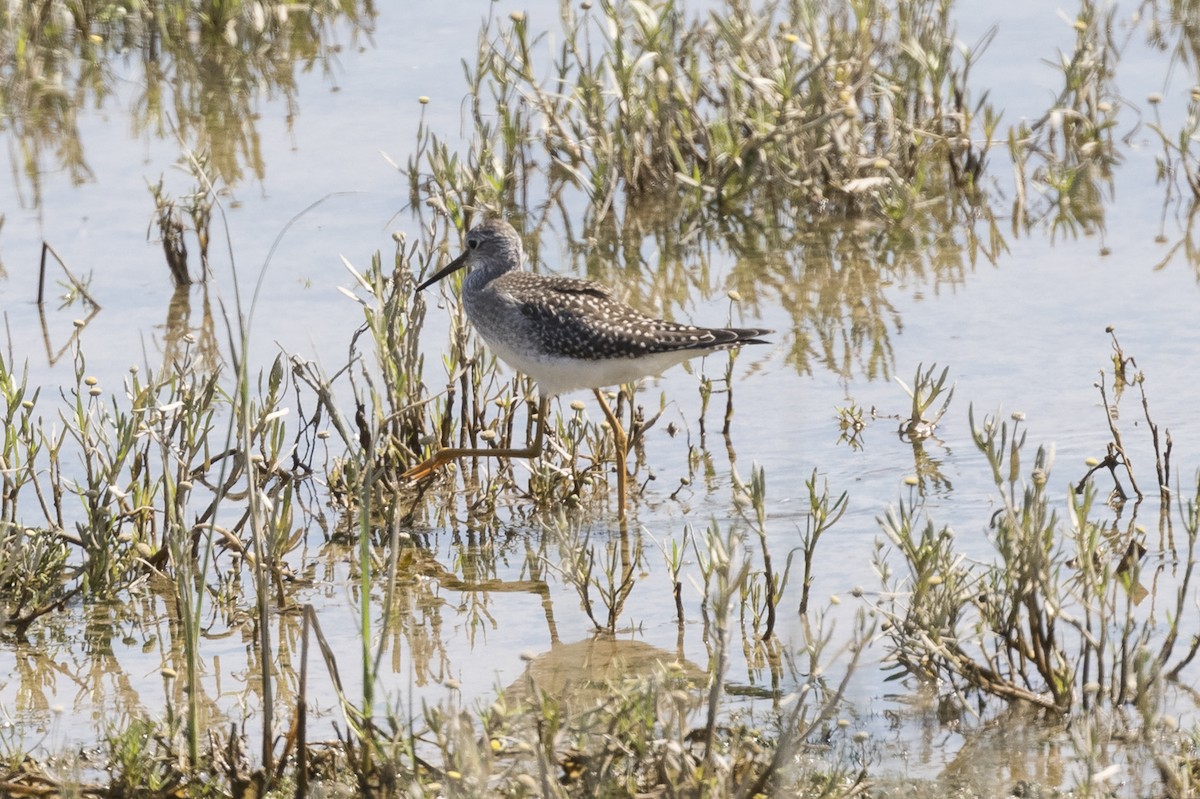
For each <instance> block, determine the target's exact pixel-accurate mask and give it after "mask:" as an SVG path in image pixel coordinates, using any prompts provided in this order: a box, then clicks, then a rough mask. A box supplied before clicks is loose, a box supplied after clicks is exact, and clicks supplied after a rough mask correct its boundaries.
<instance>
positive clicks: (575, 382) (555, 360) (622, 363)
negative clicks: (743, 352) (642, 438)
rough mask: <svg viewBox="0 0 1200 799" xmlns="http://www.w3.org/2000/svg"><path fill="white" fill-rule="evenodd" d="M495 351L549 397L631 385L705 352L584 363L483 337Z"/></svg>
mask: <svg viewBox="0 0 1200 799" xmlns="http://www.w3.org/2000/svg"><path fill="white" fill-rule="evenodd" d="M483 339H484V341H485V342H486V343H487V345H488V347H489V348H490V349H491V350H492V352H494V353H496V356H497V357H499V358H500V360H502V361H504V362H505V363H506V364H508V365H509V366H511V367H512V368H514V369H516V370H517V371H518V372H521V373H522V374H525V375H528V376H529V377H531V378H533V380H534V382H535V383H537V384H538V389H539V390H540V391H541V392H542V394H544V395H546V396H554V395H556V394H561V393H563V392H564V391H572V390H574V389H578V388H603V387H605V386H617V385H622V384H624V383H632V382H634V381H636V380H640V379H641V378H643V377H646V376H648V375H658V374H661V373H662V372H664V371H665V370H667V369H669V368H671V367H672V366H674V365H675V364H678V363H682V362H684V361H686V360H687V359H688V358H691V357H695V356H697V355H703V354H704V352H703V351H697V350H683V351H674V352H661V353H654V354H651V355H645V356H641V357H638V358H601V359H599V360H594V361H590V360H582V359H579V358H563V357H557V356H551V355H544V356H536V355H533V354H531V353H528V352H520V351H518V350H516V349H513V348H512V347H511V346H508V345H507V344H506V343H505V342H503V341H498V340H493V339H490V338H488V337H487V336H483Z"/></svg>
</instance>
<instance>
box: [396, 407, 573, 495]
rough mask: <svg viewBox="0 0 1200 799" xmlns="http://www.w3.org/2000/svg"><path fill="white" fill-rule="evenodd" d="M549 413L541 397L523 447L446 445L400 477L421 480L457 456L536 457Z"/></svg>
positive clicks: (540, 447) (456, 458)
mask: <svg viewBox="0 0 1200 799" xmlns="http://www.w3.org/2000/svg"><path fill="white" fill-rule="evenodd" d="M549 415H550V398H549V397H542V398H541V402H540V403H539V404H538V418H537V430H536V432H535V433H534V438H533V441H532V442H531V443H530V444H529V445H527V446H525V447H521V448H516V447H504V448H502V449H467V448H463V447H447V448H446V449H440V450H438V451H437V452H435V453H433V455H432V456H431V457H430V458H428V459H427V460H423V461H421V462H420V463H418V464H417V465H416V466H414V467H412V468H411V469H409V470H408V471H406V472H405V473H404V474H403V475H401V477H403V478H404V479H405V480H423V479H424V478H426V477H428V476H429V475H431V474H433V473H434V472H435V471H437V470H438V469H440V468H441V467H443V466H445V465H446V464H447V463H450V462H451V461H456V460H458V459H459V458H536V457H537V456H538V455H541V454H542V439H544V438H545V437H546V418H547V417H548V416H549Z"/></svg>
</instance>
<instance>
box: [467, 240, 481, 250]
mask: <svg viewBox="0 0 1200 799" xmlns="http://www.w3.org/2000/svg"><path fill="white" fill-rule="evenodd" d="M478 246H479V239H467V249H469V250H473V249H475V248H476V247H478Z"/></svg>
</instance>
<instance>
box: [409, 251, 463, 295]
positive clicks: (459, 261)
mask: <svg viewBox="0 0 1200 799" xmlns="http://www.w3.org/2000/svg"><path fill="white" fill-rule="evenodd" d="M468 252H469V251H468ZM466 265H467V253H465V252H464V253H463V254H462V255H460V256H458V257H457V258H455V259H454V260H453V261H451V262H450V263H448V264H446V265H445V266H444V267H442V268H441V269H439V270H438V271H436V272H434V273H433V277H431V278H429V279H428V280H426V281H425V282H424V283H422V284H421V285H419V286H417V291H424V290H425V289H426V288H428V287H429V286H432V285H433V284H434V283H436V282H438V281H439V280H441V279H442V278H444V277H445V276H446V275H448V274H450V273H451V272H457V271H458V270H459V269H462V268H463V267H464V266H466Z"/></svg>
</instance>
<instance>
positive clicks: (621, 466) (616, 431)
mask: <svg viewBox="0 0 1200 799" xmlns="http://www.w3.org/2000/svg"><path fill="white" fill-rule="evenodd" d="M592 392H593V393H594V394H595V395H596V400H597V401H598V402H599V403H600V409H601V410H603V411H604V418H605V419H607V420H608V426H609V427H611V428H612V431H613V444H614V446H615V447H616V450H617V503H618V504H617V518H618V519H620V520H621V521H625V484H626V481H627V480H628V479H629V477H628V472H627V471H626V467H625V464H626V461H625V456H626V455H627V454H628V450H629V439H628V437H627V436H626V435H625V428H623V427H621V422H620V420H619V419H617V416H616V414H614V413H613V412H612V408H610V407H608V401H607V400H605V399H604V395H603V394H601V393H600V389H598V388H594V389H592Z"/></svg>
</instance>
